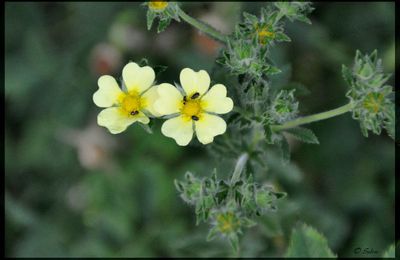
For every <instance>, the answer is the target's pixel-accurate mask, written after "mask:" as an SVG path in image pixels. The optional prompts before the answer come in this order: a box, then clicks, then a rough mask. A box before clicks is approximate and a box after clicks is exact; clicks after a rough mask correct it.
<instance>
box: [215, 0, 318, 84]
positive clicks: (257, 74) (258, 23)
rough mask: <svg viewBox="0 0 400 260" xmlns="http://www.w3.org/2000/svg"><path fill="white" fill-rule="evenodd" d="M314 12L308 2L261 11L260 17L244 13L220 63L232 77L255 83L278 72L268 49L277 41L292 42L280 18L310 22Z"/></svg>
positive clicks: (287, 4)
mask: <svg viewBox="0 0 400 260" xmlns="http://www.w3.org/2000/svg"><path fill="white" fill-rule="evenodd" d="M311 11H312V8H311V7H310V4H309V3H305V2H304V3H303V2H301V3H300V2H282V3H275V4H274V5H273V6H270V7H268V8H262V9H261V14H260V17H257V16H255V15H252V14H249V13H246V12H245V13H243V16H244V20H243V21H242V22H241V23H239V24H238V25H237V26H236V27H235V31H234V32H233V34H232V35H231V37H230V38H229V39H228V43H227V46H228V47H227V49H226V50H225V51H224V52H223V55H222V57H221V58H220V59H219V62H220V63H221V64H223V65H225V66H227V67H228V68H229V69H230V71H231V72H232V73H233V74H236V75H241V74H246V75H248V76H249V78H250V80H251V81H255V82H260V81H261V80H263V79H265V78H267V77H269V76H271V75H273V74H276V73H279V72H280V70H279V69H278V68H276V67H274V66H273V65H272V62H271V61H270V60H269V50H270V47H271V46H273V45H274V43H275V42H283V41H290V38H289V37H288V36H287V35H286V34H285V33H284V22H282V21H281V19H282V18H283V17H287V18H288V19H289V20H290V21H293V20H299V21H303V22H307V23H310V20H309V19H308V18H307V17H306V15H307V14H308V13H309V12H311Z"/></svg>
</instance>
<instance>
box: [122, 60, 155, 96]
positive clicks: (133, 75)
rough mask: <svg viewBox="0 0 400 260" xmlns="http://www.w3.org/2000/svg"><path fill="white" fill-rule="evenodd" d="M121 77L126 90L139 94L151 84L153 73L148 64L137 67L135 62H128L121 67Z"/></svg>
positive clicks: (153, 77)
mask: <svg viewBox="0 0 400 260" xmlns="http://www.w3.org/2000/svg"><path fill="white" fill-rule="evenodd" d="M122 78H123V79H124V82H125V86H126V88H127V90H128V92H137V93H138V94H141V93H142V92H143V91H145V90H146V89H148V88H149V87H150V86H151V85H152V84H153V82H154V79H155V73H154V70H153V69H152V68H151V67H149V66H145V67H139V65H137V64H136V63H134V62H130V63H128V64H126V65H125V67H124V68H123V70H122Z"/></svg>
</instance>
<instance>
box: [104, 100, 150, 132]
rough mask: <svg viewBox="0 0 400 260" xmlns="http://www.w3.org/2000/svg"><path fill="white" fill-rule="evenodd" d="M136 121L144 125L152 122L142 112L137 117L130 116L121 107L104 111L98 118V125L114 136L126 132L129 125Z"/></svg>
mask: <svg viewBox="0 0 400 260" xmlns="http://www.w3.org/2000/svg"><path fill="white" fill-rule="evenodd" d="M136 121H139V122H141V123H143V124H148V123H149V122H150V120H149V118H148V117H146V116H145V115H144V114H143V113H141V112H140V113H139V114H138V115H136V116H129V115H128V114H126V113H124V111H123V110H122V109H121V108H119V107H110V108H106V109H103V110H102V111H101V112H100V113H99V115H98V116H97V124H98V125H100V126H104V127H106V128H108V130H109V131H110V132H111V133H112V134H119V133H121V132H123V131H125V129H126V128H127V127H128V126H129V125H131V124H132V123H134V122H136Z"/></svg>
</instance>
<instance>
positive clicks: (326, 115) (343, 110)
mask: <svg viewBox="0 0 400 260" xmlns="http://www.w3.org/2000/svg"><path fill="white" fill-rule="evenodd" d="M351 108H352V105H351V104H350V103H348V104H346V105H344V106H341V107H338V108H335V109H332V110H329V111H325V112H322V113H318V114H314V115H310V116H305V117H300V118H297V119H295V120H292V121H289V122H286V123H284V124H282V125H273V126H272V127H271V128H272V130H273V131H281V130H285V129H289V128H293V127H296V126H300V125H304V124H308V123H312V122H316V121H320V120H324V119H328V118H331V117H335V116H339V115H341V114H344V113H347V112H349V111H350V110H351Z"/></svg>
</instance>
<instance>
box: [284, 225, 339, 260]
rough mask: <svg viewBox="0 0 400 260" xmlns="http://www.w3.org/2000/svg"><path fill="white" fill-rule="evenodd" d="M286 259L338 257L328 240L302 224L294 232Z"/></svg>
mask: <svg viewBox="0 0 400 260" xmlns="http://www.w3.org/2000/svg"><path fill="white" fill-rule="evenodd" d="M286 257H335V258H336V257H337V256H336V255H334V254H333V253H332V251H331V249H330V248H329V246H328V242H327V240H326V238H325V237H324V236H323V235H321V234H320V233H319V232H318V231H316V230H315V229H314V228H312V227H309V226H308V225H306V224H302V225H300V226H299V227H297V228H294V229H293V231H292V236H291V238H290V244H289V248H288V250H287V252H286Z"/></svg>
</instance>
